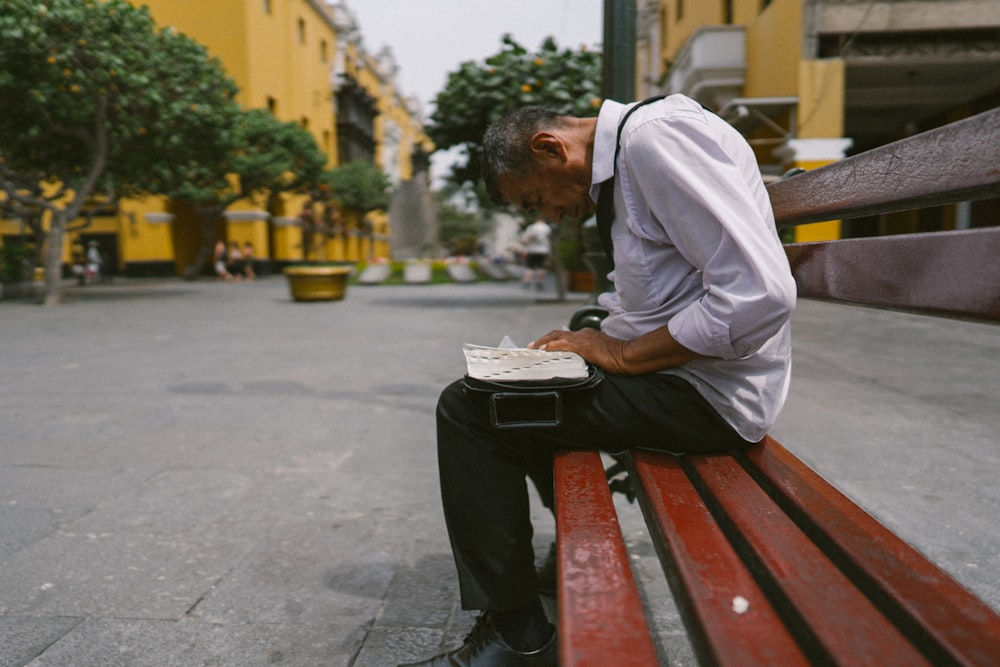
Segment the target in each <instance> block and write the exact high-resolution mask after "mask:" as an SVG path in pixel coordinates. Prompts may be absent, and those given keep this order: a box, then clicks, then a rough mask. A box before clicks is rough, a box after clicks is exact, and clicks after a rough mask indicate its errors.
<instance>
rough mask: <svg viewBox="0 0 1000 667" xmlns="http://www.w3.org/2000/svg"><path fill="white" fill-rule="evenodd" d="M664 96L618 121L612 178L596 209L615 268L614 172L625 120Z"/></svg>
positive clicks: (599, 232) (601, 234)
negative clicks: (613, 233)
mask: <svg viewBox="0 0 1000 667" xmlns="http://www.w3.org/2000/svg"><path fill="white" fill-rule="evenodd" d="M664 97H665V96H664V95H658V96H656V97H649V98H646V99H644V100H643V101H641V102H638V103H637V104H635V106H633V107H632V108H631V109H629V110H628V111H627V112H626V113H625V116H624V118H622V120H621V122H620V123H618V134H617V136H616V137H615V157H614V161H613V162H612V163H611V178H609V179H608V180H606V181H604V182H602V183H601V190H600V192H599V193H598V195H597V211H596V215H597V236H598V238H600V239H601V247H602V248H604V254H605V255H607V258H608V261H609V262H610V263H611V268H614V266H615V251H614V246H613V244H612V242H611V223H613V222H614V221H615V176H614V173H615V171H616V170H617V169H618V153H619V151H620V150H621V141H622V130H624V129H625V122H626V121H628V119H629V116H631V115H632V112H633V111H635V110H636V109H638V108H639V107H641V106H645V105H647V104H650V103H652V102H658V101H660V100H662V99H663V98H664Z"/></svg>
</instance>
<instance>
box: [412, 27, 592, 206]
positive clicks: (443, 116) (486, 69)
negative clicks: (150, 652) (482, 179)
mask: <svg viewBox="0 0 1000 667" xmlns="http://www.w3.org/2000/svg"><path fill="white" fill-rule="evenodd" d="M501 41H502V44H503V46H502V48H501V50H500V52H499V53H497V54H495V55H493V56H490V57H489V58H487V59H486V60H485V61H484V62H481V63H480V62H472V61H469V62H465V63H462V64H461V65H460V66H459V68H458V70H457V71H454V72H451V73H450V74H449V75H448V80H447V82H446V83H445V87H444V90H442V91H441V92H440V93H438V95H437V98H436V108H435V110H434V113H432V114H431V117H430V120H431V125H430V126H429V127H428V134H429V135H430V137H431V139H432V140H433V141H434V144H435V145H436V146H437V148H438V150H447V149H450V148H453V147H456V146H458V147H461V148H462V149H463V150H464V152H465V157H466V160H465V162H463V163H460V164H458V165H455V166H454V167H453V168H452V173H451V175H450V180H452V181H454V182H455V183H458V184H461V183H465V182H476V181H477V180H478V179H479V174H480V160H481V153H482V138H483V133H484V132H485V131H486V128H487V127H488V126H489V124H490V123H491V122H493V121H494V120H496V119H497V118H499V117H500V116H502V115H503V114H504V113H507V112H508V111H511V110H513V109H516V108H518V107H522V106H528V105H540V106H546V107H549V108H551V109H554V110H555V111H558V112H560V113H564V114H568V115H575V116H595V115H597V112H598V111H599V110H600V103H601V54H600V52H596V51H590V50H587V49H584V48H581V49H578V50H572V49H560V48H559V47H558V46H557V44H556V42H555V40H554V39H553V38H551V37H549V38H547V39H546V40H545V41H544V42H543V43H542V46H541V48H540V49H539V50H538V51H537V52H534V53H532V52H529V51H528V50H527V49H525V48H524V47H523V46H521V45H520V44H518V43H517V42H516V41H514V39H513V38H512V37H511V36H510V35H504V36H503V38H502V40H501ZM484 203H485V202H484Z"/></svg>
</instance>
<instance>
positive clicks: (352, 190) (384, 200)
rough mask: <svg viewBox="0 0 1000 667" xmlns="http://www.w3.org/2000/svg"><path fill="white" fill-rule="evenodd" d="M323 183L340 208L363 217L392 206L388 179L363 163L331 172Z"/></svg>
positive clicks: (376, 169) (341, 167)
mask: <svg viewBox="0 0 1000 667" xmlns="http://www.w3.org/2000/svg"><path fill="white" fill-rule="evenodd" d="M323 183H324V184H325V185H326V186H327V187H328V188H329V189H330V194H331V196H332V197H333V199H335V200H336V201H337V203H338V204H339V205H340V206H341V208H346V209H351V210H354V211H357V212H358V213H361V214H364V213H368V212H369V211H375V210H378V209H385V208H388V206H389V186H390V185H391V184H390V183H389V177H388V176H386V175H385V173H383V172H382V171H381V170H380V169H379V168H378V167H376V166H375V165H373V164H370V163H368V162H365V161H363V160H354V161H352V162H348V163H347V164H345V165H341V166H339V167H336V168H334V169H331V170H329V171H328V172H327V173H326V174H325V175H324V176H323Z"/></svg>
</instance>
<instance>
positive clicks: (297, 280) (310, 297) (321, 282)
mask: <svg viewBox="0 0 1000 667" xmlns="http://www.w3.org/2000/svg"><path fill="white" fill-rule="evenodd" d="M284 273H285V277H286V278H287V279H288V288H289V290H290V291H291V293H292V298H293V299H295V300H296V301H338V300H340V299H343V298H344V294H345V293H346V292H347V277H348V276H349V275H350V274H351V269H350V268H349V267H346V266H289V267H287V268H286V269H285V271H284Z"/></svg>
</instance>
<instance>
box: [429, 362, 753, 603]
mask: <svg viewBox="0 0 1000 667" xmlns="http://www.w3.org/2000/svg"><path fill="white" fill-rule="evenodd" d="M437 437H438V469H439V473H440V476H441V498H442V503H443V505H444V515H445V521H446V523H447V526H448V535H449V538H450V540H451V548H452V553H453V554H454V557H455V564H456V567H457V569H458V577H459V586H460V590H461V596H462V607H463V608H465V609H493V610H496V611H513V610H515V609H521V608H523V607H525V606H526V605H528V604H531V603H532V602H533V601H534V600H535V599H536V598H537V597H538V591H537V588H536V583H535V566H534V550H533V548H532V544H531V538H532V527H531V519H530V511H529V502H528V488H527V482H526V477H530V478H531V479H532V481H533V482H534V483H535V485H536V487H537V488H538V490H539V493H540V494H541V496H542V501H543V502H544V503H545V504H546V506H548V507H550V508H551V507H553V506H554V502H553V496H554V489H553V472H552V465H553V457H554V455H555V452H556V451H558V450H560V449H594V450H602V451H607V452H621V451H625V450H627V449H633V448H643V449H653V450H660V451H667V452H674V453H681V452H688V453H695V452H697V453H712V452H720V451H725V450H729V449H733V448H734V447H741V446H745V445H746V444H748V443H747V442H746V441H745V440H743V439H742V438H741V437H740V436H739V435H738V434H737V433H736V432H735V431H734V430H733V429H732V427H730V426H729V424H728V423H726V422H725V421H724V420H723V419H722V418H721V417H720V416H719V414H718V413H717V412H716V411H715V410H714V409H713V408H712V407H711V406H710V405H709V404H708V402H707V401H705V399H703V398H702V397H701V395H700V394H698V392H697V391H695V389H694V388H693V387H692V386H691V385H690V384H688V383H687V382H685V381H684V380H682V379H680V378H678V377H675V376H671V375H663V374H650V375H639V376H629V377H623V376H612V375H608V376H606V377H605V379H604V381H603V382H601V383H600V384H599V385H598V386H597V387H595V388H594V389H592V390H588V391H583V392H576V393H568V394H566V395H564V397H563V418H562V425H561V426H558V427H544V428H518V429H503V430H498V429H495V428H493V427H492V426H491V423H490V418H489V409H488V404H487V401H486V400H485V399H484V398H483V397H482V395H476V394H470V393H469V392H467V391H465V390H464V388H463V386H462V383H461V381H458V382H455V383H453V384H451V385H449V386H448V387H447V388H446V389H445V390H444V392H442V394H441V397H440V399H439V401H438V408H437Z"/></svg>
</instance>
